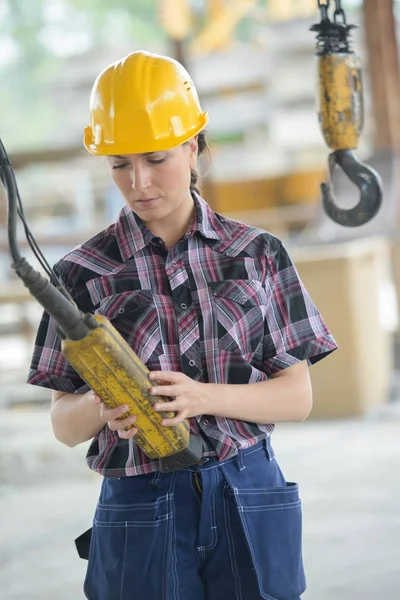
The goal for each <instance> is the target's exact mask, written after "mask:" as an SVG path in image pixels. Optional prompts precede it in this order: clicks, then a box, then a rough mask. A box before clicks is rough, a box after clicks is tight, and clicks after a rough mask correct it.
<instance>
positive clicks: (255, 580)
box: [84, 439, 305, 600]
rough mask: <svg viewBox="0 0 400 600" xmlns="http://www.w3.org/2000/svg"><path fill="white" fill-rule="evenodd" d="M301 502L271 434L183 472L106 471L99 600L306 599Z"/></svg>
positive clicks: (97, 554) (94, 592)
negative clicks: (227, 457) (302, 596)
mask: <svg viewBox="0 0 400 600" xmlns="http://www.w3.org/2000/svg"><path fill="white" fill-rule="evenodd" d="M301 537H302V536H301V503H300V500H299V491H298V486H297V484H293V483H287V482H286V481H285V479H284V477H283V475H282V472H281V470H280V468H279V466H278V464H277V462H276V460H275V457H274V453H273V450H272V447H271V443H270V440H269V439H267V440H264V441H263V442H260V443H258V444H257V445H255V446H253V447H251V448H248V449H247V450H242V451H239V454H238V455H237V456H235V457H234V458H233V459H230V460H227V461H225V462H222V463H218V462H217V461H216V460H214V459H208V460H205V462H204V463H203V464H202V465H201V466H194V467H191V468H189V469H185V470H182V471H177V472H174V473H168V474H162V473H159V472H156V473H151V474H149V475H139V476H135V477H123V478H120V479H110V478H105V479H104V480H103V483H102V489H101V494H100V499H99V503H98V506H97V509H96V514H95V518H94V525H93V535H92V540H91V545H90V555H89V564H88V571H87V575H86V579H85V584H84V590H85V595H86V597H87V598H88V599H90V600H258V599H261V598H263V599H266V600H299V598H300V594H302V593H303V591H304V589H305V577H304V572H303V564H302V550H301Z"/></svg>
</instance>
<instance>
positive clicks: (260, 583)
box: [29, 52, 336, 600]
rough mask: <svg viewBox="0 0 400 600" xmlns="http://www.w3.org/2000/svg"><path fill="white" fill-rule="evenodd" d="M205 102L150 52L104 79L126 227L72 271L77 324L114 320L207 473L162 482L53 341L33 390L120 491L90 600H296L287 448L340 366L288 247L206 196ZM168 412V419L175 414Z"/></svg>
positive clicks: (300, 582)
mask: <svg viewBox="0 0 400 600" xmlns="http://www.w3.org/2000/svg"><path fill="white" fill-rule="evenodd" d="M207 119H208V117H207V114H206V113H204V112H202V110H201V108H200V104H199V100H198V97H197V94H196V90H195V88H194V86H193V83H192V81H191V79H190V76H189V75H188V73H187V72H186V71H185V69H184V68H183V67H182V66H181V65H180V64H179V63H177V62H176V61H174V60H172V59H170V58H167V57H162V56H158V55H154V54H150V53H146V52H134V53H132V54H130V55H129V56H127V57H126V58H124V59H122V60H121V61H118V62H116V63H114V64H112V65H110V66H109V67H107V68H106V69H105V70H104V71H103V72H102V73H101V74H100V75H99V77H98V78H97V80H96V82H95V84H94V87H93V91H92V95H91V107H90V126H89V127H87V128H86V130H85V142H84V143H85V146H86V148H87V149H88V151H89V152H91V153H92V154H94V155H100V156H106V157H107V161H108V165H109V167H110V172H111V176H112V179H113V181H114V183H115V184H116V186H117V188H118V189H119V191H120V192H121V195H122V196H123V198H124V200H125V206H124V208H123V209H122V211H121V213H120V216H119V218H118V220H117V222H116V223H114V224H113V225H111V226H110V227H108V228H107V229H106V230H104V231H102V232H101V233H99V234H98V235H97V236H95V237H94V238H92V239H90V240H89V241H87V242H86V243H84V244H82V245H81V246H79V247H78V248H75V249H74V250H72V251H71V252H70V253H69V254H68V255H67V256H65V257H64V258H63V259H62V260H61V261H60V262H59V263H58V264H57V265H56V271H57V273H58V275H59V276H60V277H61V278H62V280H63V281H64V283H65V285H66V287H67V289H68V290H69V291H70V293H71V294H72V296H73V298H74V300H75V301H76V303H77V304H78V306H79V307H80V308H81V309H82V310H84V311H86V312H88V311H91V312H97V313H101V314H104V315H106V316H107V317H108V318H109V319H110V320H111V322H112V323H113V324H114V326H115V327H116V328H117V329H118V330H119V331H120V332H121V333H122V335H123V336H124V337H125V339H126V340H127V341H128V343H129V344H130V345H131V347H132V348H133V350H134V351H135V352H136V353H137V354H138V355H139V357H140V358H141V359H142V361H143V362H144V363H145V364H146V365H147V367H148V368H149V370H150V372H151V373H150V376H149V377H150V378H151V379H154V382H156V383H154V385H153V387H152V393H154V394H155V395H161V396H165V397H166V398H169V399H171V404H170V409H171V411H172V412H173V413H175V416H174V418H170V419H167V420H165V421H163V424H164V425H165V427H170V426H171V425H175V424H177V423H180V422H181V421H183V420H184V419H185V418H188V419H189V421H190V427H191V431H192V434H193V435H198V436H200V437H201V440H202V445H203V458H202V460H201V461H200V463H199V464H197V465H195V466H193V467H191V468H187V469H184V470H181V471H176V472H174V473H168V474H164V473H160V472H159V471H158V470H157V469H158V463H157V461H153V460H151V459H149V458H148V457H147V456H146V455H145V454H144V453H143V452H142V451H141V449H140V448H139V447H138V446H137V445H136V444H135V434H136V432H137V430H136V429H135V427H131V428H129V429H127V426H128V425H132V424H134V423H135V417H134V416H131V417H129V418H127V419H122V420H121V419H120V417H121V415H122V414H123V413H124V412H125V410H126V409H127V407H126V406H120V407H118V408H115V409H111V410H110V409H107V408H106V407H105V406H104V405H103V404H102V403H101V400H100V399H99V398H97V397H95V396H94V394H93V392H91V391H90V390H88V387H87V385H86V384H85V383H84V382H83V381H82V380H81V379H80V377H79V376H78V375H77V373H76V372H74V370H73V369H72V368H71V367H70V366H69V364H68V363H67V362H66V360H65V359H64V358H63V356H62V355H61V353H60V342H59V339H58V337H57V334H56V329H55V325H54V323H53V322H52V320H51V319H49V318H48V316H47V315H46V314H45V315H44V316H43V319H42V322H41V324H40V328H39V332H38V337H37V343H36V347H35V351H34V357H33V361H32V370H31V373H30V375H29V382H30V383H32V384H35V385H42V386H46V387H49V388H51V389H52V390H53V396H52V407H51V418H52V426H53V430H54V434H55V436H56V438H57V439H58V440H60V441H61V442H62V443H64V444H66V445H68V446H75V445H76V444H80V443H82V442H86V441H87V440H91V439H92V443H91V445H90V449H89V451H88V454H87V462H88V465H89V467H90V468H91V469H93V470H94V471H96V472H98V473H100V474H101V475H103V476H104V479H103V482H102V488H101V494H100V499H99V503H98V506H97V509H96V514H95V518H94V525H93V533H92V538H91V543H90V554H89V563H88V570H87V576H86V580H85V586H84V589H85V594H86V597H87V598H90V599H91V600H114V599H115V600H117V599H118V600H125V599H129V600H131V599H132V600H133V599H136V598H137V599H140V600H142V599H143V600H144V599H146V600H161V599H165V600H190V599H193V600H220V599H221V598H229V600H234V599H239V598H240V599H241V600H256V599H257V598H267V599H269V600H272V599H275V600H278V599H279V600H297V599H298V598H299V597H300V594H302V593H303V591H304V589H305V579H304V573H303V566H302V550H301V507H300V500H299V492H298V487H297V484H293V483H287V482H286V481H285V479H284V477H283V475H282V473H281V471H280V469H279V466H278V464H277V462H276V460H275V457H274V452H273V449H272V446H271V442H270V440H271V434H272V431H273V429H274V425H273V424H274V423H278V422H288V421H303V420H304V419H306V417H307V416H308V414H309V412H310V410H311V404H312V394H311V386H310V378H309V370H308V368H309V365H311V364H313V363H315V362H317V361H318V360H320V359H321V358H323V357H324V356H326V355H327V354H329V353H330V352H332V351H333V350H334V349H335V348H336V344H335V341H334V339H333V338H332V336H331V335H330V333H329V331H328V329H327V327H326V325H325V323H324V321H323V320H322V318H321V316H320V314H319V312H318V310H317V309H316V307H315V306H314V304H313V303H312V301H311V299H310V297H309V295H308V294H307V291H306V290H305V289H304V287H303V286H302V284H301V282H300V280H299V278H298V275H297V273H296V270H295V268H294V266H293V264H292V262H291V260H290V258H289V256H288V254H287V252H286V250H285V248H284V247H283V245H282V244H281V242H280V241H279V240H278V239H276V238H275V237H274V236H272V235H270V234H269V233H267V232H265V231H262V230H259V229H256V228H254V227H249V226H247V225H244V224H242V223H237V222H234V221H232V220H229V219H226V218H224V217H222V216H220V215H218V214H216V213H214V212H213V211H212V210H211V209H210V207H209V206H208V205H207V204H206V202H205V201H204V200H203V199H202V198H201V197H200V195H199V193H198V190H197V188H196V181H197V174H196V164H197V157H198V155H199V154H200V153H201V152H202V151H203V150H204V149H205V147H206V142H205V135H204V127H205V126H206V124H207ZM159 409H160V407H159V406H157V405H156V406H155V410H159Z"/></svg>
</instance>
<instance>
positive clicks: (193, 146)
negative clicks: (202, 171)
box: [189, 135, 199, 169]
mask: <svg viewBox="0 0 400 600" xmlns="http://www.w3.org/2000/svg"><path fill="white" fill-rule="evenodd" d="M198 152H199V145H198V141H197V135H196V136H195V137H194V138H192V139H191V140H189V162H190V168H191V169H195V168H196V167H197V155H198Z"/></svg>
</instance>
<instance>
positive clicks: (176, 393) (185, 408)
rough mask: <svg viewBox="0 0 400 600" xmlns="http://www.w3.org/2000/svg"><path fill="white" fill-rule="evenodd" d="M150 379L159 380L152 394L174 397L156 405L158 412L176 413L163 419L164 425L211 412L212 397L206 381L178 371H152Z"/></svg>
mask: <svg viewBox="0 0 400 600" xmlns="http://www.w3.org/2000/svg"><path fill="white" fill-rule="evenodd" d="M149 379H150V380H153V381H156V382H157V383H155V384H154V385H153V387H152V388H151V389H150V394H152V395H153V396H170V397H171V396H172V397H173V398H174V400H171V402H168V404H166V403H164V402H163V403H160V404H155V405H154V410H156V411H158V412H160V411H161V412H165V411H172V412H175V413H176V415H175V417H174V418H173V419H163V421H162V424H163V425H166V426H167V427H171V426H173V425H178V424H179V423H182V421H184V420H185V419H186V418H189V417H197V416H199V415H203V414H209V413H208V408H207V407H208V406H209V405H210V398H209V395H208V393H207V391H208V387H207V384H206V383H201V382H199V381H194V379H190V377H188V376H187V375H185V374H184V373H177V372H176V371H152V372H151V373H150V374H149Z"/></svg>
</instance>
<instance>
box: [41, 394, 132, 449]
mask: <svg viewBox="0 0 400 600" xmlns="http://www.w3.org/2000/svg"><path fill="white" fill-rule="evenodd" d="M127 410H128V406H127V405H126V404H122V405H121V406H117V408H110V409H108V408H107V407H106V406H104V404H102V403H101V400H100V398H99V397H98V396H96V395H95V394H94V392H92V391H91V390H90V391H89V392H87V393H86V394H65V393H63V392H56V391H53V393H52V398H51V411H50V415H51V423H52V426H53V432H54V435H55V437H56V438H57V440H58V441H59V442H62V443H63V444H65V445H66V446H70V447H71V448H72V447H73V446H77V445H78V444H82V443H83V442H87V441H88V440H90V439H92V438H93V437H94V436H95V435H97V434H98V433H99V431H101V429H103V427H104V426H105V425H106V424H107V425H108V427H109V428H110V429H111V431H118V434H119V435H120V437H127V436H126V434H127V433H128V432H127V431H125V427H127V426H128V425H131V424H132V423H134V422H135V420H136V417H135V416H130V417H127V418H125V419H120V417H121V415H123V414H124V413H125V412H126V411H127ZM136 432H137V429H136V428H135V427H133V428H132V429H130V430H129V437H133V436H134V435H135V434H136Z"/></svg>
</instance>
